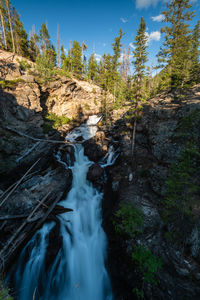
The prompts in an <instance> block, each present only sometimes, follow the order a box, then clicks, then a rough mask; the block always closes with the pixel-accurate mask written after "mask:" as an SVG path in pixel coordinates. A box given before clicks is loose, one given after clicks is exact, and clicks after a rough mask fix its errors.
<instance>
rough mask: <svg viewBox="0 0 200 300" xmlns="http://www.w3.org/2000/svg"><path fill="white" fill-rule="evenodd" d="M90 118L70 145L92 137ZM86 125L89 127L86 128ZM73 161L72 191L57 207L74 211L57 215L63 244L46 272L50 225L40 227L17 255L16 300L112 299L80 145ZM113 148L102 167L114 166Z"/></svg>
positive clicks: (97, 210)
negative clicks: (76, 140) (77, 138)
mask: <svg viewBox="0 0 200 300" xmlns="http://www.w3.org/2000/svg"><path fill="white" fill-rule="evenodd" d="M95 122H97V119H95V117H93V119H92V118H90V119H89V122H88V123H89V124H86V125H84V127H85V129H83V127H82V126H81V127H79V129H76V130H75V131H73V132H72V133H70V134H69V135H68V137H67V139H68V140H70V141H74V140H75V139H76V137H77V136H80V135H81V136H82V137H83V138H84V139H87V138H90V137H91V136H94V135H95V134H96V126H95ZM87 125H88V126H87ZM74 150H75V151H74V152H75V163H74V165H73V166H71V167H70V168H71V169H72V173H73V182H72V188H71V190H70V192H69V193H68V196H67V198H66V199H65V200H63V201H62V202H60V204H61V205H62V206H64V207H66V208H72V209H73V211H72V212H69V213H65V214H62V215H61V216H59V222H60V236H61V238H62V246H61V248H60V250H59V252H58V253H57V255H56V257H55V259H54V261H52V264H51V267H50V268H49V269H48V272H46V268H45V257H46V255H47V250H48V242H49V233H50V232H51V230H52V228H53V227H54V226H55V223H54V222H50V223H45V224H44V225H43V227H42V228H41V229H40V230H39V231H38V232H37V233H36V234H35V235H34V237H33V238H32V240H31V241H30V242H29V243H28V244H27V245H26V247H25V248H24V250H23V251H22V253H21V255H20V257H19V260H18V264H17V272H16V273H15V280H14V281H15V286H16V291H18V299H19V300H32V299H40V300H112V299H113V297H112V290H111V285H110V280H109V276H108V273H107V270H106V267H105V259H106V248H107V240H106V235H105V233H104V231H103V228H102V216H101V201H102V197H103V194H102V193H100V192H99V191H97V190H96V189H95V188H94V187H93V185H92V184H91V183H90V182H89V181H88V180H87V179H86V176H87V171H88V168H89V166H90V165H91V164H92V162H91V161H89V159H88V158H87V157H86V156H85V155H84V149H83V147H82V145H80V144H75V145H74ZM115 159H116V155H114V152H113V150H112V148H110V150H109V152H108V156H107V158H105V160H104V161H102V162H101V165H102V166H103V167H104V166H107V165H111V164H113V162H114V161H115Z"/></svg>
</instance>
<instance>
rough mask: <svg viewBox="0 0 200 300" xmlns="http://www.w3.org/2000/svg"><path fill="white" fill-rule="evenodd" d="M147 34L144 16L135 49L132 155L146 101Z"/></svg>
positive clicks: (136, 38)
mask: <svg viewBox="0 0 200 300" xmlns="http://www.w3.org/2000/svg"><path fill="white" fill-rule="evenodd" d="M147 40H148V37H147V34H146V24H145V21H144V19H143V18H141V21H140V25H139V29H138V31H137V35H136V37H135V42H134V45H135V47H136V48H135V50H134V51H133V56H134V62H133V64H134V67H135V77H134V83H133V91H132V92H133V95H132V110H133V112H134V125H133V136H132V149H131V152H132V155H133V151H134V144H135V132H136V125H137V117H138V113H139V110H140V108H141V103H142V102H144V101H145V100H146V99H145V95H144V88H143V87H144V76H145V63H146V62H147V60H148V59H147V51H146V49H147Z"/></svg>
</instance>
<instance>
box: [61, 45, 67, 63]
mask: <svg viewBox="0 0 200 300" xmlns="http://www.w3.org/2000/svg"><path fill="white" fill-rule="evenodd" d="M60 50H61V55H60V60H61V68H63V66H64V61H65V59H66V55H65V51H64V47H63V45H62V46H61V48H60Z"/></svg>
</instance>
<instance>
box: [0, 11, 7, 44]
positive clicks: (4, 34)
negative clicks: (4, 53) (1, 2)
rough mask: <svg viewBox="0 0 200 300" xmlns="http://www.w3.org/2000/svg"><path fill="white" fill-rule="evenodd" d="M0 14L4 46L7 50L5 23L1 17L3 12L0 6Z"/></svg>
mask: <svg viewBox="0 0 200 300" xmlns="http://www.w3.org/2000/svg"><path fill="white" fill-rule="evenodd" d="M0 16H1V24H2V29H3V39H4V46H5V49H6V50H7V40H6V31H5V23H4V17H3V12H2V9H1V8H0Z"/></svg>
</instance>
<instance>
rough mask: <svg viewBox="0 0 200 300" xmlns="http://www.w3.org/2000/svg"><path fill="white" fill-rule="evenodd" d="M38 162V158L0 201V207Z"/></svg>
mask: <svg viewBox="0 0 200 300" xmlns="http://www.w3.org/2000/svg"><path fill="white" fill-rule="evenodd" d="M39 161H40V158H39V159H38V160H37V161H36V162H35V163H34V164H33V165H32V166H31V167H30V168H29V169H28V171H26V173H25V174H24V175H23V176H22V178H21V179H20V180H19V181H17V183H16V184H15V186H14V187H13V188H12V189H11V191H10V192H9V193H8V195H7V196H6V197H5V198H4V199H3V200H2V201H1V203H0V207H1V206H2V205H3V204H4V203H5V201H6V200H7V199H8V198H9V197H10V195H11V194H12V193H13V192H14V191H15V190H16V188H17V187H18V186H19V185H20V183H21V182H22V181H23V179H24V178H25V177H26V176H27V174H28V173H29V172H30V171H31V170H32V169H33V168H34V167H35V165H36V164H37V163H38V162H39Z"/></svg>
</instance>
